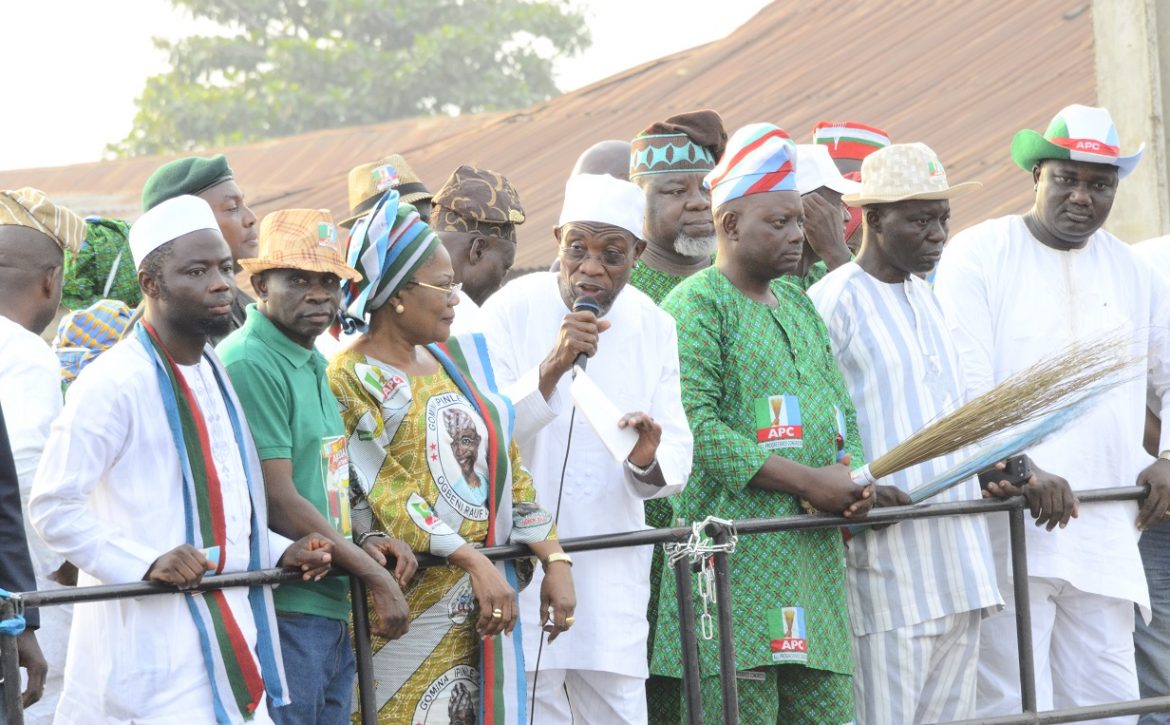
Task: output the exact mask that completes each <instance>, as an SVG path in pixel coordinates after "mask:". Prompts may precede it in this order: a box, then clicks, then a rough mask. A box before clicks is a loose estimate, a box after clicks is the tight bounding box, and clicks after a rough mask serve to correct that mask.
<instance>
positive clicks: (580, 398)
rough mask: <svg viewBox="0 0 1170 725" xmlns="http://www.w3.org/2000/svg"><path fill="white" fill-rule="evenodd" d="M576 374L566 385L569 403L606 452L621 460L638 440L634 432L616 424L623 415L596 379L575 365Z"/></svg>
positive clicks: (620, 461)
mask: <svg viewBox="0 0 1170 725" xmlns="http://www.w3.org/2000/svg"><path fill="white" fill-rule="evenodd" d="M574 370H576V372H577V377H576V378H574V379H573V384H572V385H570V386H569V393H570V394H571V395H572V396H573V405H575V406H577V410H578V411H579V412H580V413H581V415H583V416H585V420H587V421H589V425H590V426H592V427H593V430H594V431H595V432H596V433H597V437H598V438H600V439H601V442H602V443H604V444H605V447H606V449H607V450H609V453H610V455H612V456H613V458H614V460H615V461H617V462H618V463H622V462H624V461H625V460H626V458H628V457H629V455H630V451H632V450H634V444H635V443H637V442H638V432H637V431H636V430H634V429H633V428H618V421H620V420H621V419H622V416H623V415H625V413H623V412H622V411H620V410H618V407H617V406H616V405H614V404H613V403H612V402H611V401H610V399H609V398H607V397H605V393H603V392H602V391H601V388H600V387H598V385H597V383H595V382H593V379H592V378H590V377H589V376H588V375H586V374H585V371H584V370H583V369H582V368H580V367H575V368H574Z"/></svg>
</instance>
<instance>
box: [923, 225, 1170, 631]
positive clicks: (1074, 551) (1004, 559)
mask: <svg viewBox="0 0 1170 725" xmlns="http://www.w3.org/2000/svg"><path fill="white" fill-rule="evenodd" d="M935 290H936V294H937V295H938V299H939V303H940V304H941V305H942V308H943V312H944V314H945V315H946V318H947V322H948V324H949V325H950V328H951V333H952V335H953V337H954V340H955V343H956V344H957V345H958V348H959V354H960V357H961V358H962V360H963V365H964V371H965V373H966V378H967V387H968V392H969V393H970V394H971V395H976V394H979V393H982V392H984V391H986V390H988V389H990V388H991V387H993V386H994V385H996V384H998V383H1000V382H1002V381H1003V380H1004V379H1005V378H1007V377H1008V376H1010V375H1012V374H1014V373H1017V372H1019V371H1021V370H1023V369H1025V368H1027V367H1028V366H1030V365H1032V364H1034V363H1036V362H1038V361H1039V360H1041V359H1043V358H1046V357H1049V356H1051V355H1053V354H1054V353H1056V352H1057V351H1059V350H1061V349H1063V348H1064V347H1065V346H1067V345H1068V344H1070V343H1072V342H1073V341H1075V340H1091V339H1095V338H1098V337H1100V336H1102V335H1108V334H1115V333H1118V332H1123V333H1124V334H1126V335H1127V336H1128V338H1129V339H1130V340H1131V341H1132V342H1131V345H1130V349H1129V353H1130V354H1131V355H1134V356H1148V357H1147V359H1146V364H1147V365H1148V368H1149V383H1150V385H1151V386H1152V388H1153V389H1154V391H1155V394H1156V396H1157V398H1158V399H1159V400H1160V401H1161V405H1160V408H1159V412H1160V413H1161V415H1162V417H1163V419H1166V417H1167V415H1168V414H1170V355H1168V354H1167V322H1168V321H1170V305H1168V303H1170V293H1168V290H1167V287H1166V284H1165V282H1163V281H1162V280H1161V279H1159V278H1157V277H1156V276H1155V275H1153V274H1152V273H1151V271H1150V269H1149V267H1148V266H1147V265H1144V264H1142V263H1140V262H1139V261H1138V260H1137V259H1136V257H1135V256H1134V254H1133V252H1132V251H1131V250H1130V249H1129V248H1128V247H1127V246H1126V245H1125V244H1124V243H1123V242H1121V241H1120V240H1118V239H1117V238H1116V237H1114V236H1113V235H1112V234H1109V233H1108V232H1106V231H1104V230H1100V231H1098V232H1097V233H1096V234H1094V235H1093V236H1092V237H1091V238H1090V239H1089V242H1088V244H1087V245H1086V246H1085V247H1084V248H1082V249H1079V250H1075V251H1069V252H1062V251H1057V250H1055V249H1052V248H1050V247H1047V246H1045V245H1043V244H1041V243H1040V242H1039V241H1038V240H1036V239H1035V238H1034V237H1033V236H1032V234H1031V233H1030V232H1029V231H1028V228H1027V226H1025V224H1024V221H1023V218H1022V217H1019V216H1008V217H1001V218H999V219H992V220H989V221H986V222H983V223H981V224H978V225H976V226H974V227H972V228H970V229H967V230H965V231H963V232H961V233H959V234H957V235H956V236H955V237H954V238H953V239H952V240H951V241H950V242H949V243H948V245H947V247H946V251H944V252H943V256H942V261H941V263H940V265H939V268H938V275H937V277H936V278H935ZM1145 400H1146V380H1145V379H1143V378H1142V377H1140V376H1137V377H1135V379H1134V380H1132V381H1130V382H1127V383H1125V384H1124V385H1122V386H1121V387H1118V388H1115V389H1114V390H1112V391H1111V392H1109V393H1108V394H1107V395H1105V396H1103V397H1102V398H1101V399H1099V400H1098V402H1097V403H1096V404H1095V405H1094V406H1093V407H1092V409H1090V410H1089V411H1087V412H1086V414H1085V415H1084V416H1083V417H1082V418H1081V419H1080V420H1079V421H1078V422H1077V423H1076V424H1074V425H1071V426H1068V427H1066V428H1065V429H1063V430H1062V431H1061V432H1060V433H1058V434H1057V435H1054V436H1053V437H1051V438H1050V439H1049V440H1048V441H1046V442H1044V443H1042V444H1040V445H1039V446H1036V447H1035V448H1033V449H1032V450H1030V451H1028V454H1029V455H1030V456H1031V457H1032V459H1033V460H1034V461H1035V462H1036V464H1037V465H1038V466H1040V467H1041V468H1043V469H1044V470H1046V471H1051V472H1052V473H1054V474H1056V475H1059V476H1062V477H1064V478H1065V479H1067V480H1068V482H1069V485H1070V486H1072V488H1073V490H1084V489H1094V488H1110V487H1117V486H1133V485H1135V484H1136V480H1137V475H1138V473H1140V472H1141V470H1142V468H1144V467H1145V465H1147V464H1148V462H1149V456H1148V455H1147V454H1146V453H1145V451H1143V450H1142V432H1143V429H1144V425H1145ZM1168 447H1170V426H1164V427H1163V429H1162V441H1161V449H1162V450H1165V449H1166V448H1168ZM1136 517H1137V504H1136V503H1135V502H1133V501H1125V502H1118V503H1104V504H1092V505H1087V506H1082V507H1081V509H1080V518H1078V519H1073V520H1071V521H1070V522H1069V525H1068V528H1066V529H1064V530H1059V529H1058V530H1055V531H1053V532H1047V531H1045V530H1044V529H1042V528H1037V527H1035V526H1027V527H1025V528H1026V530H1027V544H1028V574H1029V575H1031V576H1036V577H1052V578H1057V579H1064V580H1065V581H1067V582H1069V583H1070V584H1072V585H1073V586H1074V587H1076V588H1077V589H1080V590H1081V591H1085V592H1090V593H1093V594H1101V595H1104V596H1110V597H1117V598H1120V599H1129V600H1131V601H1133V602H1136V603H1138V604H1139V605H1141V607H1142V608H1143V609H1144V610H1146V611H1148V608H1149V592H1148V590H1147V588H1146V579H1145V573H1144V571H1143V569H1142V563H1141V558H1140V557H1139V555H1138V549H1137V539H1138V533H1139V532H1138V531H1137V529H1136V527H1135V526H1134V519H1135V518H1136ZM989 524H990V530H991V539H992V542H993V545H994V546H995V547H996V554H997V562H996V563H997V566H998V567H999V572H1000V574H1001V575H1002V576H1003V577H1004V578H1002V579H1001V581H1002V582H1004V584H1005V585H1006V583H1007V582H1008V581H1009V580H1008V579H1007V578H1006V577H1007V572H1008V568H1007V567H1008V547H1007V542H1008V535H1007V531H1006V526H1007V524H1006V518H1005V517H1004V516H992V517H990V520H989Z"/></svg>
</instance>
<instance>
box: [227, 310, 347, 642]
mask: <svg viewBox="0 0 1170 725" xmlns="http://www.w3.org/2000/svg"><path fill="white" fill-rule="evenodd" d="M216 352H217V353H219V357H220V359H221V360H223V364H224V366H225V367H226V368H227V371H228V376H229V377H230V378H231V380H232V386H233V387H234V388H235V389H236V395H237V396H239V398H240V404H241V405H242V406H243V407H244V415H245V416H246V417H247V419H248V427H250V428H251V429H252V439H253V440H254V441H255V442H256V450H257V452H258V453H259V454H260V460H262V461H267V460H273V459H279V458H287V459H290V460H291V461H292V472H293V483H294V484H295V485H296V487H297V491H298V492H299V493H300V494H301V495H302V496H304V497H305V498H306V499H308V500H309V501H310V502H312V504H313V505H314V506H316V507H317V510H318V511H320V512H321V515H322V516H324V517H325V519H326V520H329V499H328V496H327V494H326V490H325V478H324V474H323V473H322V471H323V465H322V446H323V445H324V443H325V441H327V440H329V439H336V437H337V436H344V435H345V424H344V423H343V422H342V420H341V413H340V412H339V411H338V408H337V398H335V397H334V396H333V391H332V390H330V388H329V381H328V379H327V378H326V377H325V367H326V365H327V362H326V360H325V356H324V355H322V354H321V353H319V352H317V351H316V350H308V349H306V348H303V347H301V346H300V345H298V344H296V343H295V342H293V341H292V340H290V339H289V338H288V336H286V335H285V334H284V333H283V332H281V331H280V329H279V328H277V327H276V325H274V324H272V322H271V321H270V320H269V319H268V318H267V317H265V316H264V315H263V314H262V313H261V312H260V310H258V309H257V308H256V305H254V304H252V305H248V317H247V320H246V321H245V322H244V325H243V327H241V328H239V329H238V330H236V331H235V332H233V333H231V334H230V335H228V336H227V337H226V338H224V340H223V341H222V342H220V343H219V345H218V346H217V347H216ZM274 597H275V601H276V611H278V612H298V613H302V614H312V615H316V616H319V617H328V618H329V619H340V620H345V619H348V617H349V612H350V607H349V581H348V580H347V579H345V578H342V577H331V578H328V579H323V580H321V581H319V582H313V583H297V584H284V585H281V586H280V587H279V588H277V589H276V591H275V592H274Z"/></svg>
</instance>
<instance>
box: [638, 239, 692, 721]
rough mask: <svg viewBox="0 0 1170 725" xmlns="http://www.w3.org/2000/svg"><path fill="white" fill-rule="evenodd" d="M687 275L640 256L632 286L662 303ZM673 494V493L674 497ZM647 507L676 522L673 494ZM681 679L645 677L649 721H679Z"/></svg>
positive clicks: (651, 610)
mask: <svg viewBox="0 0 1170 725" xmlns="http://www.w3.org/2000/svg"><path fill="white" fill-rule="evenodd" d="M684 279H686V277H685V276H683V275H678V274H670V273H669V272H662V271H660V270H657V269H654V268H653V267H651V266H650V265H648V264H646V263H645V262H643V261H641V260H638V261H637V262H636V263H635V264H634V269H633V270H632V271H631V272H630V282H629V284H630V286H631V287H635V288H637V289H638V290H640V291H641V292H643V293H645V294H646V296H647V297H649V298H650V299H652V300H654V304H656V305H659V306H661V305H662V300H663V299H665V298H666V296H667V295H668V294H670V292H671V290H673V289H674V288H675V287H677V286H678V283H679V282H682V281H683V280H684ZM672 498H673V497H672ZM644 506H645V511H646V525H647V526H650V527H652V528H655V529H662V528H667V527H669V526H671V525H672V524H673V523H674V507H673V504H671V499H670V498H653V499H650V500H649V501H646V502H644ZM662 562H663V553H662V547H661V546H656V547H654V555H653V556H652V557H651V560H650V600H649V604H648V610H647V612H646V621H647V622H648V623H649V625H650V631H649V635H648V636H647V639H646V653H647V655H649V654H650V653H651V652H653V651H654V635H655V632H656V630H657V622H658V597H659V593H660V591H661V589H662V576H663V574H662V569H663V564H662ZM681 692H682V690H681V683H680V682H679V681H678V680H675V679H671V678H669V677H659V676H657V675H650V677H649V679H647V680H646V710H647V712H648V713H649V718H650V720H649V722H650V725H667V723H670V724H671V725H673V724H674V723H677V722H679V720H680V718H681V717H682V715H681V710H680V706H681V701H680V696H681Z"/></svg>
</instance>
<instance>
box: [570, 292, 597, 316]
mask: <svg viewBox="0 0 1170 725" xmlns="http://www.w3.org/2000/svg"><path fill="white" fill-rule="evenodd" d="M573 312H592V313H593V314H595V315H596V314H599V313H600V312H601V305H599V304H597V300H595V299H593V298H592V297H590V296H589V295H581V296H580V297H578V298H577V299H575V300H573Z"/></svg>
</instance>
